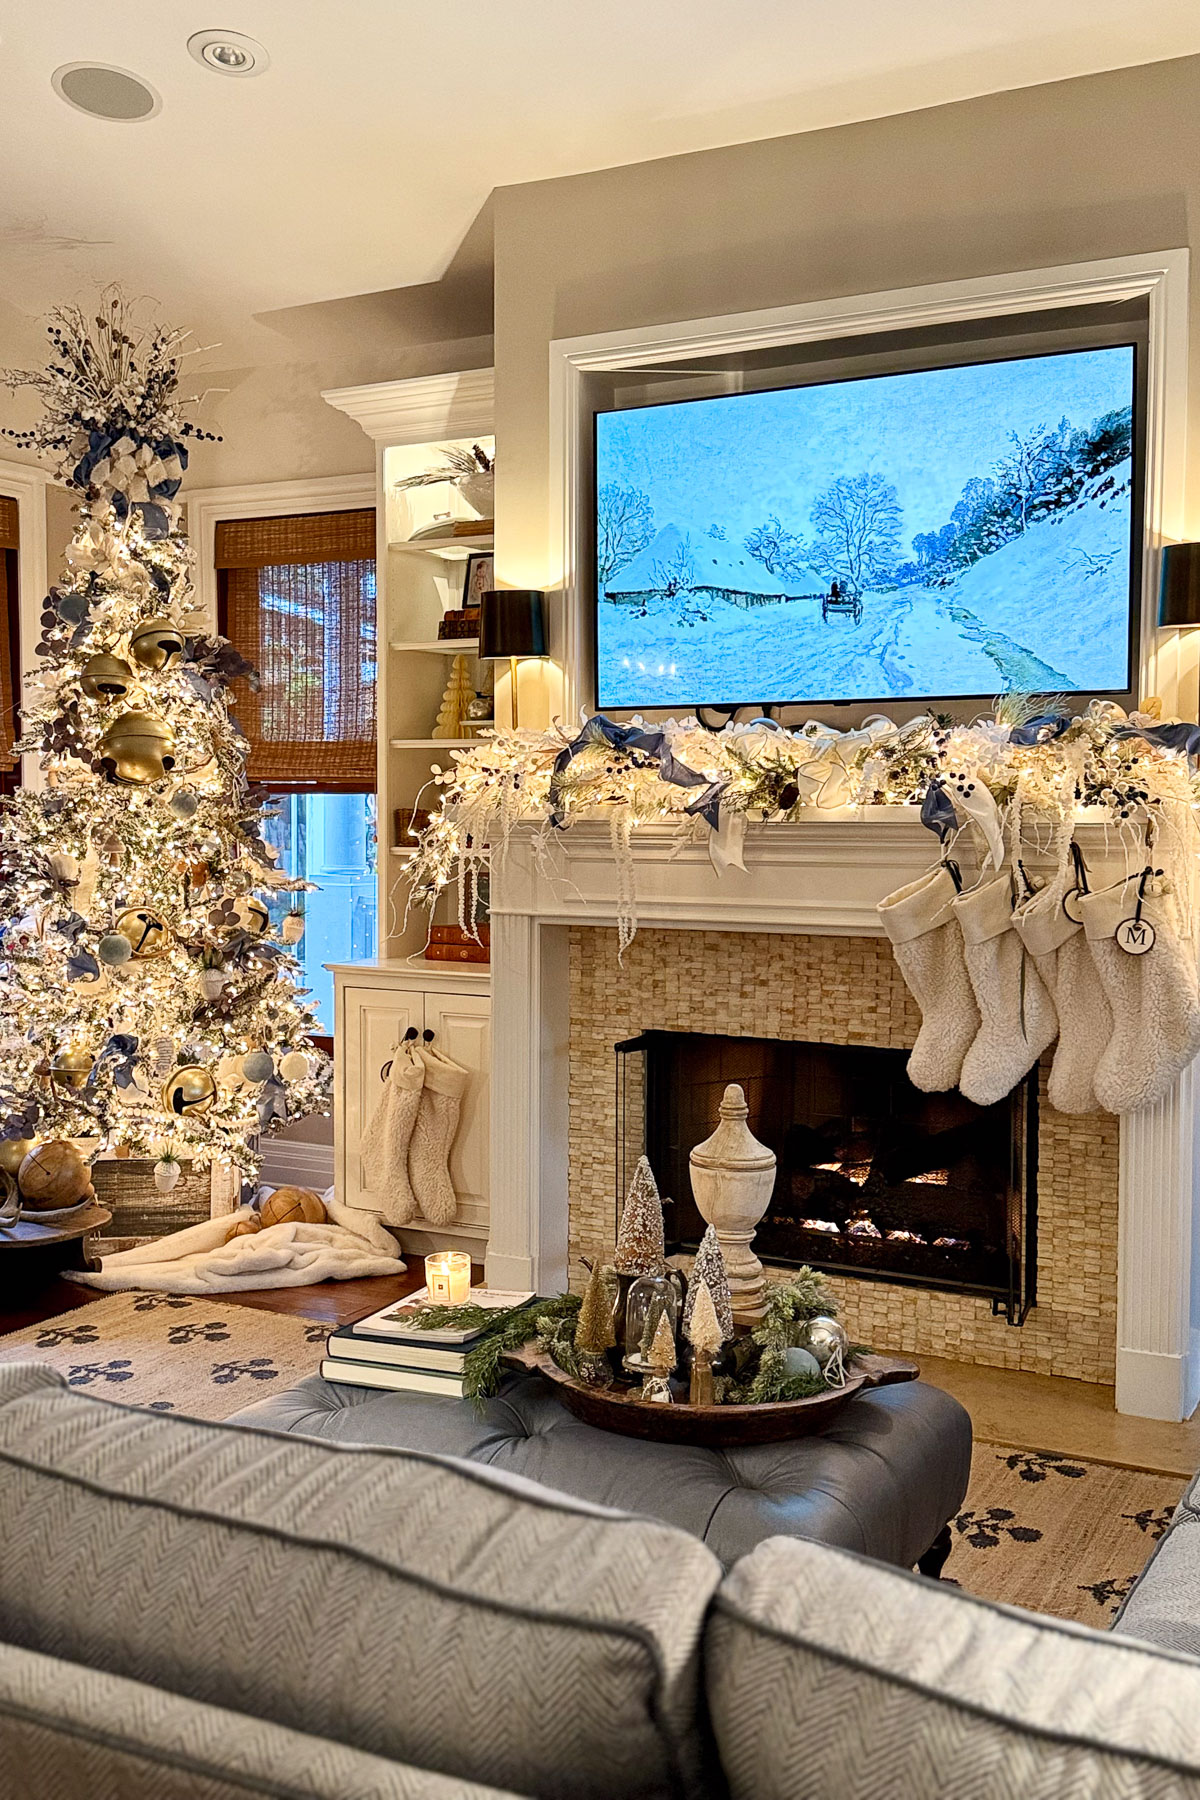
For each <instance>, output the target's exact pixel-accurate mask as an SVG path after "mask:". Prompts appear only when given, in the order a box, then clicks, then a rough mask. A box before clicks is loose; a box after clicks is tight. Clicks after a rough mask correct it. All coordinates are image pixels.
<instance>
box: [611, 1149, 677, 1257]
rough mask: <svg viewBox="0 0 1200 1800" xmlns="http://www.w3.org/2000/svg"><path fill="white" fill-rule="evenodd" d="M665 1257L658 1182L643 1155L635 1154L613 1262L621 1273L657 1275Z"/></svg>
mask: <svg viewBox="0 0 1200 1800" xmlns="http://www.w3.org/2000/svg"><path fill="white" fill-rule="evenodd" d="M665 1260H666V1244H665V1240H664V1236H663V1209H662V1201H661V1199H660V1198H659V1193H658V1183H657V1182H656V1181H655V1179H654V1174H653V1171H652V1170H651V1167H650V1164H649V1162H648V1161H647V1160H646V1158H645V1157H644V1156H640V1157H639V1158H638V1165H637V1168H636V1169H635V1170H634V1172H633V1180H632V1181H631V1182H630V1184H629V1192H628V1194H627V1195H626V1197H625V1205H624V1207H623V1208H622V1210H621V1229H620V1231H619V1232H618V1234H617V1249H616V1254H615V1256H614V1257H613V1263H614V1266H615V1267H616V1269H617V1270H618V1272H619V1273H620V1274H622V1275H657V1273H658V1272H659V1270H660V1269H661V1268H662V1267H663V1265H664V1263H665Z"/></svg>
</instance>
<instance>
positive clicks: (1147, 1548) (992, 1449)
mask: <svg viewBox="0 0 1200 1800" xmlns="http://www.w3.org/2000/svg"><path fill="white" fill-rule="evenodd" d="M1184 1485H1185V1484H1184V1481H1183V1479H1182V1478H1181V1477H1180V1476H1178V1475H1155V1474H1149V1473H1147V1472H1146V1471H1145V1470H1142V1469H1124V1468H1118V1467H1115V1466H1113V1465H1111V1464H1109V1463H1096V1462H1087V1461H1085V1460H1084V1459H1083V1458H1082V1457H1078V1456H1059V1455H1056V1454H1054V1453H1053V1452H1051V1451H1037V1450H1034V1451H1030V1450H1015V1449H1013V1448H1012V1447H1011V1446H1007V1445H1001V1444H987V1443H976V1445H975V1452H974V1455H973V1457H972V1460H971V1485H970V1487H969V1488H968V1489H967V1498H966V1502H965V1504H964V1507H963V1510H962V1512H960V1513H959V1515H958V1517H957V1518H956V1519H953V1520H951V1526H950V1529H951V1531H952V1533H953V1536H954V1549H953V1551H952V1552H951V1556H950V1560H949V1562H948V1563H947V1564H946V1570H945V1573H946V1576H947V1578H948V1579H950V1580H952V1581H956V1582H957V1583H958V1584H959V1586H960V1587H963V1588H966V1589H967V1590H968V1591H969V1592H970V1593H972V1594H978V1595H979V1596H980V1597H981V1598H982V1599H985V1600H1000V1601H1003V1602H1004V1603H1005V1604H1006V1605H1008V1606H1027V1607H1029V1608H1030V1609H1031V1610H1032V1611H1034V1612H1044V1613H1051V1614H1053V1615H1054V1616H1055V1617H1056V1618H1060V1619H1075V1620H1077V1621H1078V1622H1079V1623H1080V1624H1083V1625H1094V1626H1097V1627H1099V1628H1100V1629H1101V1630H1103V1629H1105V1628H1106V1627H1107V1626H1108V1625H1109V1624H1110V1623H1111V1621H1112V1616H1113V1614H1114V1613H1115V1612H1116V1610H1117V1608H1118V1607H1119V1606H1120V1604H1121V1601H1122V1600H1123V1599H1124V1597H1125V1595H1126V1594H1127V1593H1128V1592H1129V1590H1130V1588H1131V1587H1132V1586H1133V1583H1134V1581H1135V1580H1136V1579H1137V1577H1138V1575H1139V1574H1140V1573H1141V1570H1142V1567H1143V1565H1144V1563H1145V1561H1146V1559H1147V1557H1148V1556H1149V1555H1150V1552H1151V1551H1152V1550H1153V1548H1154V1546H1155V1544H1156V1543H1157V1542H1158V1540H1159V1538H1160V1537H1161V1536H1162V1534H1163V1532H1164V1531H1165V1530H1166V1528H1167V1526H1168V1524H1169V1523H1170V1519H1171V1514H1172V1513H1173V1512H1174V1510H1175V1507H1176V1504H1177V1503H1178V1500H1179V1497H1180V1495H1181V1493H1182V1492H1183V1489H1184Z"/></svg>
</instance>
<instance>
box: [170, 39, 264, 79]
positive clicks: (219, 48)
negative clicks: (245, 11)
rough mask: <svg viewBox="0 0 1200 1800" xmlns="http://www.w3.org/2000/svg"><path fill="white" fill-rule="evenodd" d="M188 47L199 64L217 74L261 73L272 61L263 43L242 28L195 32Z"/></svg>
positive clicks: (189, 40) (188, 42)
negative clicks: (245, 32) (238, 29)
mask: <svg viewBox="0 0 1200 1800" xmlns="http://www.w3.org/2000/svg"><path fill="white" fill-rule="evenodd" d="M187 47H188V51H189V52H190V54H191V55H192V56H194V57H195V59H196V61H197V62H198V63H201V64H203V66H204V67H205V68H206V69H212V70H213V71H214V73H216V74H217V75H261V74H262V72H263V70H264V69H267V68H269V67H270V64H271V59H270V57H269V56H268V55H267V53H266V51H265V50H264V49H263V47H262V45H261V44H260V43H258V41H257V40H256V39H255V38H252V37H246V36H245V35H244V34H243V33H242V32H240V31H196V32H193V33H192V36H191V37H190V38H189V39H188V41H187Z"/></svg>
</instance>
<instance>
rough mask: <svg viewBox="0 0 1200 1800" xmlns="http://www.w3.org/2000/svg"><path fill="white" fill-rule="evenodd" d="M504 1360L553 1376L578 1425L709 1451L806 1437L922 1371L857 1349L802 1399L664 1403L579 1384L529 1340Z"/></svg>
mask: <svg viewBox="0 0 1200 1800" xmlns="http://www.w3.org/2000/svg"><path fill="white" fill-rule="evenodd" d="M504 1360H505V1362H506V1363H508V1364H510V1365H511V1366H512V1367H514V1368H521V1369H536V1370H537V1372H538V1373H539V1374H540V1375H544V1376H545V1377H546V1379H547V1381H552V1382H553V1383H554V1385H555V1387H556V1389H557V1390H558V1397H559V1399H560V1400H561V1401H562V1403H563V1405H564V1406H565V1407H566V1408H567V1410H568V1411H569V1412H572V1413H574V1414H575V1416H576V1418H577V1419H582V1420H583V1422H584V1423H585V1425H596V1426H599V1428H600V1430H601V1431H617V1432H620V1434H621V1435H622V1436H623V1437H640V1438H650V1439H653V1440H654V1441H655V1442H657V1443H660V1444H700V1445H703V1446H705V1447H706V1448H708V1449H711V1450H722V1449H732V1448H734V1447H735V1446H737V1445H741V1444H772V1443H776V1442H778V1441H779V1440H780V1439H781V1438H794V1437H807V1436H808V1434H809V1433H810V1432H813V1431H822V1430H824V1428H825V1426H826V1425H828V1424H829V1422H830V1420H831V1419H832V1418H833V1415H834V1414H835V1413H836V1412H838V1411H839V1409H840V1408H841V1407H843V1406H844V1405H845V1404H846V1402H847V1400H849V1399H851V1398H852V1397H853V1396H854V1395H855V1394H861V1393H862V1392H863V1391H864V1389H866V1388H873V1387H889V1386H891V1384H892V1383H893V1382H897V1381H915V1380H916V1378H917V1376H918V1375H919V1374H920V1372H921V1371H920V1369H919V1368H918V1366H917V1364H916V1363H914V1362H909V1361H908V1359H907V1358H906V1357H902V1356H870V1355H866V1354H863V1355H860V1356H855V1357H852V1358H851V1360H850V1365H849V1368H848V1371H847V1380H846V1385H845V1386H844V1387H840V1388H829V1389H828V1390H827V1392H825V1393H823V1394H813V1395H812V1396H811V1397H810V1398H809V1399H807V1400H774V1401H769V1402H766V1403H765V1404H763V1405H761V1406H690V1405H686V1404H684V1405H673V1406H664V1405H662V1404H661V1403H659V1402H656V1401H652V1400H643V1399H641V1398H640V1396H639V1395H638V1394H637V1391H636V1389H633V1390H630V1392H629V1393H627V1394H626V1393H620V1392H616V1391H614V1390H613V1389H611V1388H593V1387H586V1386H585V1385H584V1384H583V1382H581V1381H574V1380H572V1378H571V1376H569V1375H568V1374H567V1373H566V1372H565V1370H563V1369H560V1368H559V1366H558V1364H557V1363H556V1362H554V1361H552V1359H551V1358H550V1357H549V1356H547V1355H546V1353H545V1352H544V1351H542V1350H538V1349H537V1348H536V1347H535V1346H534V1345H533V1344H523V1345H522V1346H521V1348H520V1349H519V1350H512V1351H509V1352H507V1353H506V1355H505V1358H504Z"/></svg>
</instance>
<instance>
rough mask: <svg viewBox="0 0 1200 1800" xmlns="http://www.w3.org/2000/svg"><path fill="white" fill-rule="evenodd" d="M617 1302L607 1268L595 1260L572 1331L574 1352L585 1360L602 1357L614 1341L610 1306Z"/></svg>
mask: <svg viewBox="0 0 1200 1800" xmlns="http://www.w3.org/2000/svg"><path fill="white" fill-rule="evenodd" d="M616 1298H617V1280H616V1275H615V1274H614V1272H613V1269H612V1266H611V1264H608V1263H603V1264H602V1263H601V1262H599V1261H598V1260H597V1262H596V1264H595V1266H594V1267H593V1269H592V1272H591V1274H590V1275H589V1276H588V1284H587V1286H586V1288H585V1289H584V1290H583V1299H582V1301H581V1302H580V1306H579V1323H578V1324H577V1325H576V1327H575V1348H576V1349H577V1350H581V1351H583V1352H584V1354H585V1355H587V1356H603V1355H604V1352H605V1351H606V1350H611V1349H612V1348H613V1346H614V1345H615V1343H616V1341H617V1333H616V1327H615V1325H614V1323H613V1306H614V1304H615V1302H616Z"/></svg>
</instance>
